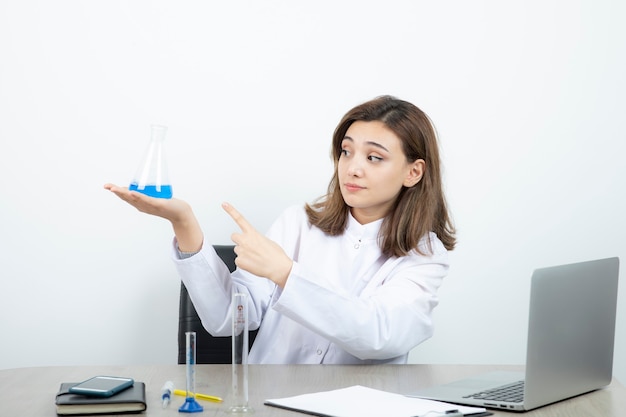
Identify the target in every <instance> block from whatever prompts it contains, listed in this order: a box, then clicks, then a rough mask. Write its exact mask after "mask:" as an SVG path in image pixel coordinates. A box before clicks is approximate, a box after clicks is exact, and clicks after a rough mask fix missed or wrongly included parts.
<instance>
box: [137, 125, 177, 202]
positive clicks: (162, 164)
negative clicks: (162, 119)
mask: <svg viewBox="0 0 626 417" xmlns="http://www.w3.org/2000/svg"><path fill="white" fill-rule="evenodd" d="M166 132H167V127H166V126H159V125H152V126H151V134H150V142H149V143H148V148H147V149H146V152H145V154H144V157H143V160H142V161H141V165H139V168H138V169H137V172H136V173H135V177H134V178H133V180H132V181H131V182H130V187H128V189H129V190H133V191H139V192H140V193H143V194H146V195H149V196H150V197H157V198H172V184H170V178H169V174H168V172H167V161H166V158H165V149H164V148H165V143H164V142H165V133H166Z"/></svg>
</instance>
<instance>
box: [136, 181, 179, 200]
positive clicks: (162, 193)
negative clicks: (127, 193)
mask: <svg viewBox="0 0 626 417" xmlns="http://www.w3.org/2000/svg"><path fill="white" fill-rule="evenodd" d="M128 189H129V190H131V191H138V192H140V193H142V194H145V195H147V196H150V197H156V198H172V195H173V193H172V186H171V185H161V186H160V187H157V186H156V185H146V186H145V187H143V189H139V186H138V185H137V183H132V184H130V187H128Z"/></svg>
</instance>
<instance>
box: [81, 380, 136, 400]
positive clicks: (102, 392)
mask: <svg viewBox="0 0 626 417" xmlns="http://www.w3.org/2000/svg"><path fill="white" fill-rule="evenodd" d="M134 383H135V381H134V380H133V379H132V378H125V377H119V376H101V375H100V376H94V377H93V378H89V379H88V380H86V381H83V382H81V383H78V384H76V385H74V386H72V387H70V389H69V392H71V393H72V394H81V395H91V396H94V397H111V396H112V395H115V394H117V393H118V392H120V391H123V390H125V389H126V388H130V387H132V386H133V384H134Z"/></svg>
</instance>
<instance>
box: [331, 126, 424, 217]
mask: <svg viewBox="0 0 626 417" xmlns="http://www.w3.org/2000/svg"><path fill="white" fill-rule="evenodd" d="M424 169H425V164H424V160H422V159H418V160H417V161H415V162H408V161H407V159H406V156H405V154H404V151H403V150H402V143H401V141H400V139H399V138H398V136H396V134H395V133H394V132H393V131H392V130H390V129H389V128H387V126H386V125H385V124H384V123H383V122H380V121H371V122H364V121H356V122H354V123H352V125H350V127H349V128H348V131H347V132H346V135H345V137H344V138H343V141H342V142H341V155H340V157H339V163H338V166H337V175H338V178H339V188H340V189H341V195H342V196H343V199H344V201H345V202H346V204H347V205H348V206H349V207H350V208H351V213H352V216H354V218H355V219H356V220H357V221H358V222H359V223H361V224H366V223H370V222H372V221H375V220H378V219H381V218H383V217H385V215H387V213H388V212H389V209H390V208H391V206H392V205H393V203H394V201H395V199H396V197H397V196H398V194H399V193H400V190H401V189H402V187H403V186H404V187H412V186H414V185H415V184H417V183H418V182H419V181H420V179H421V178H422V175H423V174H424Z"/></svg>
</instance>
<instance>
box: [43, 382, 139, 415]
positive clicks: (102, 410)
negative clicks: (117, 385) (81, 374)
mask: <svg viewBox="0 0 626 417" xmlns="http://www.w3.org/2000/svg"><path fill="white" fill-rule="evenodd" d="M74 385H76V382H63V383H62V384H61V387H60V388H59V392H58V393H57V395H56V399H55V404H56V407H57V414H58V415H60V416H61V415H85V414H121V413H140V412H142V411H145V410H146V386H145V384H144V383H143V382H138V381H135V383H134V385H133V386H132V387H130V388H127V389H125V390H124V391H121V392H119V393H117V394H115V395H113V396H112V397H90V396H87V395H78V394H72V393H70V392H69V389H70V387H72V386H74Z"/></svg>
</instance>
